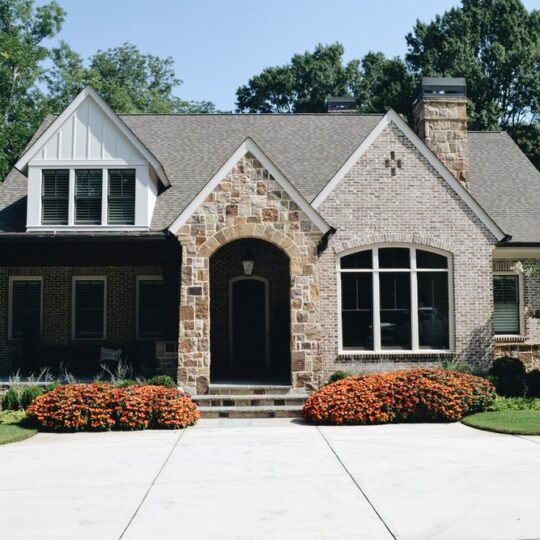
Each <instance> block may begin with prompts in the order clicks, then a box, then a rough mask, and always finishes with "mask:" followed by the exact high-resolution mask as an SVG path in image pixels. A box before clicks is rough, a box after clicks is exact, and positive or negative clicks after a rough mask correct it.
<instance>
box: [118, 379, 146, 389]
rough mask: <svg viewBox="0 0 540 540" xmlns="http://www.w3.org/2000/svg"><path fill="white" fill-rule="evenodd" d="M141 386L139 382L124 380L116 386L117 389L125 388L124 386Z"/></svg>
mask: <svg viewBox="0 0 540 540" xmlns="http://www.w3.org/2000/svg"><path fill="white" fill-rule="evenodd" d="M139 384H141V383H140V381H136V380H134V379H125V380H123V381H121V382H119V383H117V384H116V386H118V388H125V387H126V386H137V385H139Z"/></svg>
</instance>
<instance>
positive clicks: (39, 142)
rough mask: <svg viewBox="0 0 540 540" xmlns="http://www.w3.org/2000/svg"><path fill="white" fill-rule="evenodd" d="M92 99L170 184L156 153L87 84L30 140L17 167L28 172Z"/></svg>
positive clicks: (165, 183)
mask: <svg viewBox="0 0 540 540" xmlns="http://www.w3.org/2000/svg"><path fill="white" fill-rule="evenodd" d="M86 99H91V100H93V101H94V103H95V104H96V105H97V106H98V107H99V108H100V109H101V111H102V112H103V113H104V114H105V115H106V116H107V117H108V119H109V120H110V121H111V122H112V123H113V124H114V125H115V126H116V128H118V129H119V130H120V132H121V133H122V134H123V135H124V136H125V137H126V139H127V140H128V141H129V142H130V143H131V144H132V145H133V146H134V147H135V148H136V149H137V150H138V151H139V152H140V154H141V155H142V156H143V157H144V159H145V160H146V161H148V163H149V164H150V165H151V166H152V167H153V169H154V170H155V171H156V175H157V176H158V178H159V179H160V180H161V182H162V183H163V185H164V186H165V187H168V186H169V185H170V183H169V180H168V178H167V175H166V174H165V171H164V170H163V167H162V165H161V163H160V162H159V160H158V159H157V158H156V157H155V155H154V154H153V153H152V152H150V150H148V148H147V147H146V146H145V145H144V144H143V143H142V142H141V141H140V139H139V138H138V137H137V136H136V135H135V134H134V133H133V131H131V130H130V129H129V128H128V127H127V126H126V124H125V123H124V122H123V121H122V120H121V119H120V117H119V116H118V115H117V114H116V113H115V112H114V111H113V110H112V109H111V108H110V107H109V105H108V104H107V103H106V102H105V100H104V99H103V98H102V97H101V96H100V95H99V94H98V93H97V92H96V91H95V90H94V89H93V88H92V87H91V86H87V87H86V88H84V90H82V91H81V92H80V93H79V94H78V95H77V97H75V99H74V100H73V101H72V102H71V103H70V104H69V105H68V106H67V107H66V108H65V109H64V111H63V112H62V113H61V114H60V115H59V116H57V117H56V118H55V119H54V120H53V122H52V123H51V124H50V125H48V126H47V128H46V129H45V130H44V131H43V132H42V133H41V134H40V135H39V136H38V137H35V138H34V140H33V141H31V142H30V144H29V145H28V147H27V148H26V150H25V151H24V153H23V155H22V156H21V157H20V159H19V161H17V163H15V168H16V169H17V170H19V171H21V172H26V167H27V165H28V163H29V162H30V161H31V160H32V159H33V158H34V157H35V156H36V155H37V154H38V152H39V151H40V150H41V149H42V148H43V146H44V145H45V144H46V143H47V142H48V141H49V139H50V138H51V137H52V136H53V135H54V134H55V133H56V131H57V130H58V129H59V128H60V127H61V126H62V125H63V124H64V123H65V122H66V120H67V119H68V118H70V117H71V116H72V115H73V113H74V112H75V111H76V110H77V109H78V108H79V106H80V105H81V104H82V103H83V102H84V101H85V100H86Z"/></svg>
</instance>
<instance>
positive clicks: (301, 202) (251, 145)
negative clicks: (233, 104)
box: [169, 137, 331, 235]
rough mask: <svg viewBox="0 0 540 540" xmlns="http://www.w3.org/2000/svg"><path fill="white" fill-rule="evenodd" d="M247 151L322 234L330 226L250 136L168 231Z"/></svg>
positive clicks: (182, 221) (173, 226)
mask: <svg viewBox="0 0 540 540" xmlns="http://www.w3.org/2000/svg"><path fill="white" fill-rule="evenodd" d="M248 152H250V153H252V154H253V155H254V156H255V157H256V158H257V159H258V160H259V161H260V162H261V164H262V166H263V167H264V168H265V169H266V170H267V171H268V172H269V173H270V174H271V175H272V176H273V177H274V179H275V180H276V181H277V182H278V183H279V184H280V186H281V187H282V188H283V189H284V190H285V192H286V193H287V194H288V195H289V197H290V198H291V199H292V200H293V201H294V202H295V203H296V204H297V205H298V207H299V208H300V210H302V211H303V212H304V213H305V214H306V215H307V216H308V217H309V219H310V220H311V221H312V222H313V223H314V224H315V225H316V227H317V228H318V229H319V230H320V231H321V232H322V233H323V234H324V233H327V232H328V231H329V230H330V229H331V227H330V225H328V223H326V221H325V220H324V219H323V218H322V217H321V216H320V214H319V213H318V212H317V211H316V210H315V209H314V208H313V207H312V206H311V205H310V204H309V202H308V201H307V200H306V199H304V197H303V196H302V195H301V194H300V192H299V191H298V190H297V189H296V188H295V187H294V186H293V185H292V183H291V182H290V181H289V180H288V179H287V178H286V177H285V175H284V174H283V173H282V172H281V171H280V170H279V169H278V168H277V167H276V165H274V163H273V162H272V161H271V160H270V158H269V157H268V156H267V155H266V154H265V153H264V152H263V151H262V150H261V148H260V147H259V146H258V145H257V143H256V142H255V141H254V140H253V139H251V138H250V137H248V138H246V139H245V140H244V142H243V143H242V144H241V145H240V146H239V147H238V148H237V149H236V150H235V151H234V152H233V153H232V155H231V156H230V157H229V159H227V161H226V162H225V163H224V164H223V165H222V166H221V167H220V169H219V170H218V171H217V172H216V173H215V174H214V176H213V177H212V178H211V179H210V180H209V182H208V183H207V184H206V186H205V187H204V188H203V189H202V190H201V191H200V192H199V193H198V195H197V196H196V197H195V198H194V199H193V200H192V201H191V202H190V203H189V204H188V206H187V207H186V208H185V209H184V210H183V211H182V213H181V214H180V215H179V216H178V217H177V218H176V219H175V220H174V221H173V223H172V224H171V226H170V227H169V231H170V232H171V233H173V234H174V235H176V234H177V233H178V231H179V229H180V227H181V226H182V225H184V224H185V223H186V221H187V220H188V219H189V218H190V217H191V216H192V215H193V213H194V212H195V211H196V210H197V208H199V206H201V204H203V202H204V201H205V200H206V198H207V197H208V195H210V193H212V191H214V189H215V188H216V186H217V185H218V184H219V183H220V182H221V181H222V180H223V179H224V178H225V177H226V176H227V175H228V174H229V173H230V172H231V170H232V169H233V167H234V166H235V165H236V164H237V163H238V161H240V159H242V157H243V156H244V155H245V154H247V153H248Z"/></svg>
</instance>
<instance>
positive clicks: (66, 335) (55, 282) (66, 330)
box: [0, 266, 161, 375]
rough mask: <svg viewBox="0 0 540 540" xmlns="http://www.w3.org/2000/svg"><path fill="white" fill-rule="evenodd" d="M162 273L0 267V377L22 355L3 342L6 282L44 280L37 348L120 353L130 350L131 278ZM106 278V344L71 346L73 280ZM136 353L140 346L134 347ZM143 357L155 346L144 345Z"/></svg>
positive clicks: (146, 268)
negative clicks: (25, 278) (30, 278)
mask: <svg viewBox="0 0 540 540" xmlns="http://www.w3.org/2000/svg"><path fill="white" fill-rule="evenodd" d="M160 274H161V268H160V267H153V266H141V267H103V266H100V267H67V266H66V267H35V266H32V267H21V266H16V267H0V374H4V375H7V374H11V373H12V372H13V370H14V369H16V368H17V366H16V365H15V363H16V361H17V359H18V357H20V355H21V354H22V343H21V341H19V340H8V295H9V277H10V276H42V277H43V285H42V286H43V304H42V309H43V325H42V338H41V341H40V343H41V344H42V345H44V346H60V347H61V346H72V345H75V346H82V345H85V344H89V345H91V346H92V347H99V346H102V345H103V346H106V347H112V348H117V347H122V348H124V349H126V348H129V347H133V346H134V345H135V343H136V342H137V341H136V336H135V326H136V321H135V317H136V315H135V313H136V310H135V302H136V276H138V275H160ZM73 276H107V336H106V339H105V340H80V339H79V340H72V339H71V315H72V298H71V297H72V277H73ZM137 343H138V349H141V348H144V347H145V343H144V342H142V341H139V342H137ZM146 348H147V349H148V352H149V354H150V355H153V354H154V346H153V344H151V343H148V347H146Z"/></svg>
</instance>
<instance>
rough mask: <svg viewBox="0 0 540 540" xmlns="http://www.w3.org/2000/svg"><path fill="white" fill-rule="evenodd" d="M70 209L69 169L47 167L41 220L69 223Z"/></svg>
mask: <svg viewBox="0 0 540 540" xmlns="http://www.w3.org/2000/svg"><path fill="white" fill-rule="evenodd" d="M68 209H69V170H67V169H59V170H52V169H45V170H44V171H43V175H42V186H41V222H42V223H43V224H44V225H67V223H68V211H69V210H68Z"/></svg>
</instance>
